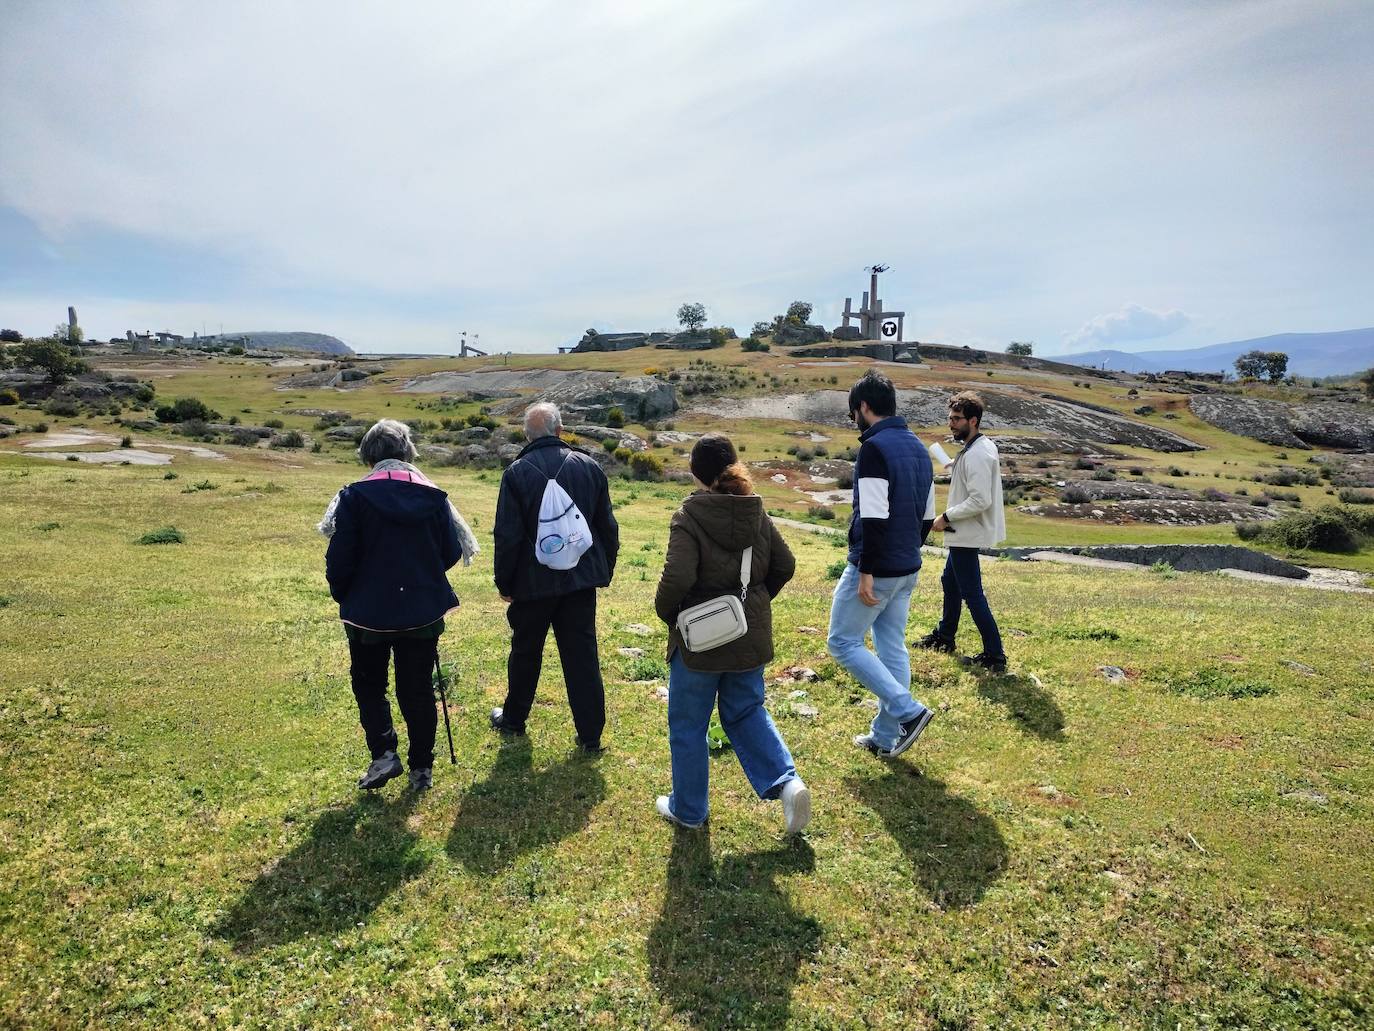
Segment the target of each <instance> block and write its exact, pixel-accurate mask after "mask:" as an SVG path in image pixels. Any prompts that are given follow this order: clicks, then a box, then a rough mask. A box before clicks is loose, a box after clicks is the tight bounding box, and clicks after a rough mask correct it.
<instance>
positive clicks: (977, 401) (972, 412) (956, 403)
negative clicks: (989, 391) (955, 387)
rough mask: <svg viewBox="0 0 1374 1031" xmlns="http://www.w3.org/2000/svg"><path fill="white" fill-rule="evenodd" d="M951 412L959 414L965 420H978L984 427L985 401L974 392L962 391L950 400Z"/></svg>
mask: <svg viewBox="0 0 1374 1031" xmlns="http://www.w3.org/2000/svg"><path fill="white" fill-rule="evenodd" d="M949 410H950V411H951V412H958V413H959V414H960V415H962V416H963V417H964V418H965V419H977V420H978V425H979V426H981V425H983V399H982V398H981V397H979V396H978V395H977V394H975V393H974V392H973V391H972V390H961V391H959V393H957V394H955V395H954V396H953V397H951V398H950V399H949Z"/></svg>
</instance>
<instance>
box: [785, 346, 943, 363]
mask: <svg viewBox="0 0 1374 1031" xmlns="http://www.w3.org/2000/svg"><path fill="white" fill-rule="evenodd" d="M792 357H793V358H874V359H876V360H878V361H880V362H905V363H907V364H918V363H919V362H920V361H921V354H920V351H919V349H918V347H917V345H916V344H914V343H913V344H884V343H879V342H877V341H864V342H861V343H856V344H843V343H841V344H825V345H823V346H821V347H799V348H797V349H796V350H795V351H793V352H792Z"/></svg>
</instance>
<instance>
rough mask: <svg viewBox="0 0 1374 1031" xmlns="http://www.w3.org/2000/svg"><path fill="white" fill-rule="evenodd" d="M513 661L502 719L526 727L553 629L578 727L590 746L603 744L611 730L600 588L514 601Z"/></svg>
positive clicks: (510, 612)
mask: <svg viewBox="0 0 1374 1031" xmlns="http://www.w3.org/2000/svg"><path fill="white" fill-rule="evenodd" d="M506 619H507V621H509V623H510V628H511V634H512V636H511V642H510V658H509V660H507V662H506V681H507V687H506V703H505V705H504V706H503V707H502V713H501V715H502V719H503V720H504V721H505V722H506V723H508V724H510V725H511V726H512V727H517V728H519V729H524V726H525V721H526V720H527V719H529V715H530V707H531V706H532V705H534V690H535V687H536V686H537V685H538V683H539V671H540V669H541V668H542V667H543V665H544V640H545V638H547V637H548V633H549V627H553V636H554V640H555V641H557V642H558V658H559V660H560V661H561V662H562V664H563V683H564V685H565V686H566V687H567V690H568V706H569V707H570V708H571V709H572V717H573V726H574V727H576V728H577V736H578V737H579V738H581V739H582V743H583V744H586V745H599V744H600V743H601V731H602V730H603V729H604V728H605V726H606V689H605V686H604V685H603V684H602V682H601V660H600V658H599V656H598V655H597V650H596V588H594V587H588V588H586V589H585V590H581V591H574V592H573V593H571V594H562V595H559V596H558V597H557V598H541V599H539V600H538V601H515V602H511V604H510V606H509V607H508V608H507V609H506Z"/></svg>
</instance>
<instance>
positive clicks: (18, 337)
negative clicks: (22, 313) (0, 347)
mask: <svg viewBox="0 0 1374 1031" xmlns="http://www.w3.org/2000/svg"><path fill="white" fill-rule="evenodd" d="M23 342H24V334H23V333H21V332H19V330H17V329H0V344H22V343H23Z"/></svg>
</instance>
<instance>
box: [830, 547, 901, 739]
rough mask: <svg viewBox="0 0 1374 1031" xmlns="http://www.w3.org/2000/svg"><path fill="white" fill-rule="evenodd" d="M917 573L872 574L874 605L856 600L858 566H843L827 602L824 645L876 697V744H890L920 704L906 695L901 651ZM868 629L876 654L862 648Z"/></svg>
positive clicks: (873, 728)
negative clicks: (827, 620)
mask: <svg viewBox="0 0 1374 1031" xmlns="http://www.w3.org/2000/svg"><path fill="white" fill-rule="evenodd" d="M915 589H916V574H915V573H908V574H907V575H906V576H875V577H874V578H873V593H874V594H875V595H877V597H878V604H877V605H871V606H870V605H865V604H864V603H863V602H861V601H860V600H859V567H858V566H856V565H854V563H852V562H851V563H849V564H848V565H847V566H845V569H844V575H843V576H841V577H840V582H839V583H838V584H836V585H835V597H834V599H833V600H832V601H831V603H830V637H829V639H828V640H827V641H826V647H827V648H828V649H829V651H830V654H831V655H832V656H834V657H835V659H836V661H838V662H839V664H840V665H841V666H843V667H844V668H845V669H847V670H848V671H849V673H850V675H851V676H853V677H854V679H855V680H857V681H858V682H859V683H861V684H863V686H864V687H866V688H868V690H870V691H872V692H873V693H874V694H875V695H877V696H878V715H876V716H874V717H873V723H872V726H871V727H870V730H871V731H872V734H873V741H874V743H875V744H876V745H877V746H878V747H879V748H891V747H892V746H893V745H895V744H896V743H897V738H898V737H899V736H900V735H901V728H900V727H899V726H898V724H900V723H905V722H906V721H907V720H909V719H911V718H912V717H913V716H917V715H919V714H920V713H921V712H922V711H923V710H924V708H925V706H923V705H922V704H921V703H920V702H918V701H917V700H916V699H915V698H913V697H912V695H911V655H910V653H908V652H907V650H906V623H907V614H908V612H909V610H910V607H911V592H912V591H914V590H915ZM870 629H871V630H872V631H873V646H874V647H875V648H876V649H877V654H876V655H875V654H874V653H873V652H871V651H869V650H868V648H866V647H865V646H864V635H865V634H867V633H868V632H869V630H870Z"/></svg>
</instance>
